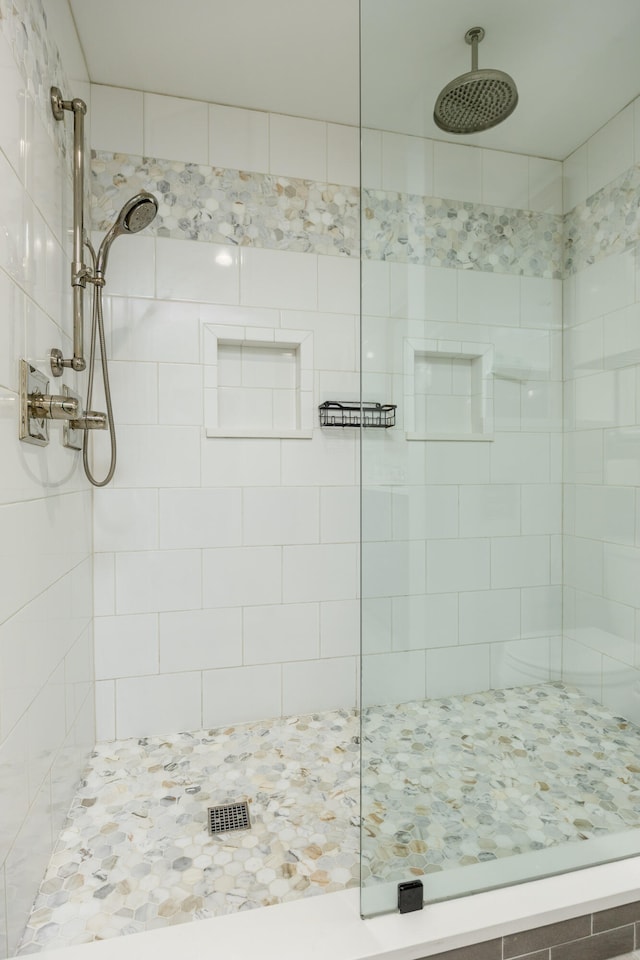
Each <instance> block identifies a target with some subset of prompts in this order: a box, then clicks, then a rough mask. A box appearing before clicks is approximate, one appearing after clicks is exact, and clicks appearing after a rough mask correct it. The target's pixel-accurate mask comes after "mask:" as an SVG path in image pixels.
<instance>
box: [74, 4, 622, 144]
mask: <svg viewBox="0 0 640 960" xmlns="http://www.w3.org/2000/svg"><path fill="white" fill-rule="evenodd" d="M69 4H70V7H71V10H72V13H73V17H74V20H75V23H76V26H77V30H78V34H79V37H80V42H81V44H82V47H83V50H84V54H85V58H86V62H87V68H88V71H89V76H90V78H91V80H92V81H93V82H95V83H105V84H112V85H115V86H122V87H133V88H136V89H141V90H147V91H150V92H155V93H166V94H173V95H175V96H182V97H191V98H195V99H201V100H210V101H213V102H216V103H224V104H230V105H233V106H242V107H249V108H253V109H258V110H270V111H273V112H277V113H286V114H292V115H295V116H303V117H310V118H312V119H319V120H330V121H334V122H337V123H352V124H355V123H357V122H358V39H359V38H358V33H359V30H358V0H180V3H179V5H178V8H177V9H178V10H179V11H180V15H179V17H178V16H177V15H176V4H175V2H174V0H109V2H108V3H105V2H104V0H69ZM475 25H480V26H483V27H484V28H485V30H486V37H485V40H484V41H483V43H482V44H481V45H480V47H479V65H480V67H481V68H482V67H495V68H496V69H500V70H505V71H507V72H508V73H510V74H512V76H513V77H514V79H515V81H516V83H517V85H518V90H519V95H520V102H519V105H518V107H517V109H516V111H515V113H514V114H513V115H512V116H511V117H510V118H509V119H508V120H506V121H505V122H504V123H503V124H501V125H500V126H498V127H496V128H494V129H493V130H491V131H486V132H485V133H482V134H478V135H475V136H472V137H455V136H447V135H443V133H442V131H440V130H439V129H438V128H437V127H436V126H435V124H434V122H433V119H432V113H433V103H434V101H435V98H436V96H437V94H438V92H439V90H440V89H441V87H443V86H444V85H445V84H446V83H448V82H449V80H452V79H453V78H454V77H455V76H457V75H458V74H460V73H464V72H466V71H467V70H469V69H470V63H471V61H470V47H468V46H467V45H466V44H465V42H464V34H465V31H466V30H467V29H468V28H469V27H471V26H475ZM639 93H640V2H639V0H606V2H605V0H535V2H529V0H362V117H363V123H365V125H367V126H374V127H378V128H381V129H386V130H393V131H397V132H401V133H409V134H414V135H418V136H429V137H435V138H438V139H449V140H453V141H455V142H458V143H460V142H461V143H470V144H477V145H479V146H484V147H492V148H495V149H500V150H512V151H515V152H519V153H529V154H534V155H538V156H544V157H552V158H555V159H564V158H565V157H566V156H567V155H568V154H569V153H571V152H572V151H573V150H574V149H575V148H576V147H578V146H579V145H580V144H581V143H583V142H584V140H586V139H587V138H588V137H589V136H590V135H591V134H592V133H594V132H595V131H596V130H597V129H599V127H601V126H602V125H603V124H604V123H605V122H606V121H607V120H608V119H609V118H610V117H611V116H613V115H614V114H615V113H617V112H618V111H619V110H620V109H622V107H624V106H625V105H626V104H627V103H628V102H629V101H630V100H632V99H633V98H634V97H635V96H636V95H638V94H639Z"/></svg>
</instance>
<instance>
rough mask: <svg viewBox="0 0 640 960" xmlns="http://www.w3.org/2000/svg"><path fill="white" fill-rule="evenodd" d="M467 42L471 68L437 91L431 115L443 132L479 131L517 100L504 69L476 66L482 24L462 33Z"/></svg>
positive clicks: (499, 120) (504, 116)
mask: <svg viewBox="0 0 640 960" xmlns="http://www.w3.org/2000/svg"><path fill="white" fill-rule="evenodd" d="M464 38H465V40H466V42H467V43H468V44H470V45H471V47H472V51H471V70H470V72H469V73H463V74H462V75H461V76H459V77H456V78H455V80H452V81H451V83H448V84H447V86H446V87H445V88H444V89H443V90H442V91H441V92H440V94H439V95H438V99H437V100H436V105H435V107H434V110H433V119H434V120H435V122H436V124H437V125H438V126H439V127H440V129H441V130H445V131H446V132H447V133H479V132H480V131H481V130H488V129H489V128H490V127H495V126H496V125H497V124H498V123H502V121H503V120H506V119H507V117H508V116H510V115H511V114H512V113H513V111H514V110H515V108H516V106H517V104H518V90H517V87H516V85H515V82H514V80H513V78H512V77H510V76H509V74H508V73H503V72H502V70H479V69H478V44H479V43H480V41H481V40H482V39H483V38H484V30H483V28H482V27H472V28H471V29H470V30H467V32H466V33H465V36H464Z"/></svg>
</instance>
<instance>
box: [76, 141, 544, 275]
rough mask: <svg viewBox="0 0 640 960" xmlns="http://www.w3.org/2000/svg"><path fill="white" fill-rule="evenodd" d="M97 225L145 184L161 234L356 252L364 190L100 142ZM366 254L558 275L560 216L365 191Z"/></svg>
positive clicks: (95, 187) (96, 177)
mask: <svg viewBox="0 0 640 960" xmlns="http://www.w3.org/2000/svg"><path fill="white" fill-rule="evenodd" d="M92 173H93V216H92V219H93V229H94V230H99V231H104V230H106V229H107V228H108V227H109V225H110V224H111V223H112V222H113V220H114V218H115V217H116V216H117V213H118V211H119V209H120V207H121V206H122V204H123V202H124V201H125V200H126V199H127V198H128V197H129V196H131V194H133V193H136V192H138V190H141V189H145V190H149V191H151V193H154V194H156V196H157V197H158V200H159V201H160V207H159V210H158V218H157V220H156V222H155V224H154V226H153V227H152V229H153V230H154V231H155V233H156V235H157V236H159V237H173V238H177V239H184V240H201V241H205V242H210V243H211V242H213V243H229V244H232V245H234V246H252V247H262V248H267V249H271V250H290V251H297V252H302V253H316V254H325V255H327V254H328V255H335V256H347V257H357V256H359V253H360V249H359V226H360V225H359V218H360V191H359V190H358V189H357V188H356V187H348V186H343V185H339V184H327V183H316V182H314V181H310V180H300V179H296V178H294V177H278V176H275V175H271V174H262V173H248V172H245V171H239V170H230V169H223V168H220V167H209V166H204V165H197V164H190V163H183V162H176V161H170V160H159V159H151V158H147V157H131V156H125V155H123V154H115V153H107V152H98V153H94V154H93V158H92ZM363 198H364V213H365V218H366V237H365V243H364V250H363V252H364V256H365V258H366V259H370V260H394V261H397V262H401V263H419V264H428V265H430V266H442V267H455V268H461V269H472V270H484V271H491V272H496V273H510V274H517V275H525V276H532V277H559V276H560V275H561V270H562V218H561V217H557V216H553V215H551V214H544V213H535V212H533V211H529V210H516V209H510V208H506V207H490V206H483V205H480V204H474V203H462V202H459V201H454V200H436V199H433V198H431V197H419V196H412V195H408V194H402V193H393V192H387V191H381V190H376V191H371V190H365V191H363Z"/></svg>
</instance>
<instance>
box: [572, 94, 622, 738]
mask: <svg viewBox="0 0 640 960" xmlns="http://www.w3.org/2000/svg"><path fill="white" fill-rule="evenodd" d="M639 111H640V101H638V100H636V101H635V103H633V104H631V105H630V106H628V107H626V108H625V109H624V110H622V111H621V113H619V114H618V115H617V116H615V117H613V118H612V119H611V120H610V121H609V122H608V123H607V124H606V125H605V126H604V127H603V128H602V129H601V130H599V131H598V132H597V133H595V134H594V136H593V137H591V139H590V140H588V141H587V142H586V143H585V144H583V145H582V146H581V147H580V148H579V149H578V150H576V151H575V152H574V153H573V154H572V155H571V156H570V157H568V158H567V161H566V162H565V164H564V183H565V211H567V212H569V211H571V210H572V209H573V208H574V207H575V206H576V205H577V204H579V203H582V202H584V200H586V199H587V197H589V196H590V195H591V194H593V193H594V192H595V191H597V190H601V189H602V188H606V187H607V186H608V185H609V183H610V182H611V181H614V180H615V179H616V178H617V177H619V176H620V175H621V174H623V173H624V172H625V171H626V170H627V169H628V168H629V167H631V166H632V164H633V163H634V161H635V162H636V163H637V162H639V161H640V150H639V147H640V139H639V133H638V131H639V130H640V126H639V124H638V119H639V118H640V112H639ZM564 287H565V291H564V317H565V360H564V372H565V411H564V426H565V434H564V458H565V475H564V481H565V498H564V533H565V536H564V641H563V647H562V650H563V662H562V669H563V676H564V677H565V679H566V680H567V681H568V682H570V683H575V684H576V685H577V686H579V687H581V688H582V689H583V690H585V692H589V693H591V695H592V696H594V697H595V698H596V699H598V700H600V701H601V702H603V703H604V704H605V705H607V706H609V707H610V708H611V709H613V710H615V711H616V712H617V713H618V714H619V715H621V716H628V717H629V718H630V719H632V720H633V721H635V722H636V723H637V722H639V721H640V700H639V699H638V689H639V687H638V680H639V679H640V675H639V673H638V668H639V667H640V656H639V655H638V652H637V651H638V649H639V643H640V632H639V628H640V618H639V615H638V614H639V610H640V599H639V596H638V584H639V583H640V580H639V579H638V573H639V563H640V539H639V537H640V526H639V523H638V510H637V506H638V489H637V488H638V485H639V484H640V472H639V470H638V463H639V462H640V459H639V456H638V449H639V448H638V440H639V439H640V419H639V415H640V407H639V406H638V383H639V380H638V369H639V368H638V364H639V362H640V353H639V351H638V346H639V345H638V334H637V322H636V321H637V317H638V311H639V310H640V285H639V284H638V272H637V252H636V251H635V250H630V251H626V252H625V251H621V252H619V253H613V254H610V255H609V256H606V257H605V258H604V259H602V260H599V261H597V262H595V263H593V264H592V265H590V266H586V267H584V268H583V269H580V270H578V272H576V273H575V274H572V275H570V276H568V277H567V278H566V279H565V281H564Z"/></svg>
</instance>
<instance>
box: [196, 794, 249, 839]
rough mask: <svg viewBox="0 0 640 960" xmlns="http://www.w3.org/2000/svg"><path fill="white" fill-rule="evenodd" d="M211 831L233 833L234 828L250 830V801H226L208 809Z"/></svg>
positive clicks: (212, 832)
mask: <svg viewBox="0 0 640 960" xmlns="http://www.w3.org/2000/svg"><path fill="white" fill-rule="evenodd" d="M207 814H208V823H209V833H210V834H212V835H213V834H214V833H231V831H233V830H250V829H251V818H250V817H249V803H248V802H247V801H246V800H241V801H240V802H239V803H225V804H222V805H221V806H219V807H209V809H208V810H207Z"/></svg>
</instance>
